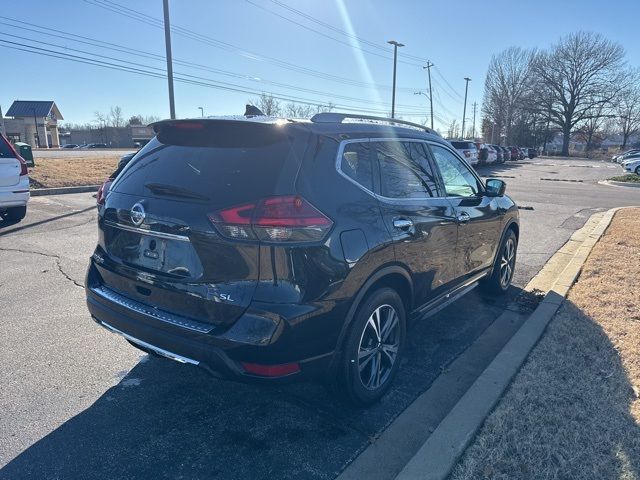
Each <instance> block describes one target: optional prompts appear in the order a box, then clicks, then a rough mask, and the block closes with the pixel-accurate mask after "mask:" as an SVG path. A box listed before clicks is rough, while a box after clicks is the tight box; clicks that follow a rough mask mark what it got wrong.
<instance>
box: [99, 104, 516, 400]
mask: <svg viewBox="0 0 640 480" xmlns="http://www.w3.org/2000/svg"><path fill="white" fill-rule="evenodd" d="M153 127H154V129H155V132H156V134H157V136H156V138H155V139H153V140H152V141H151V142H149V143H148V144H147V145H146V146H145V147H143V148H142V149H141V150H140V151H139V152H138V153H137V154H136V155H135V157H134V158H133V159H132V160H131V161H130V162H129V164H128V165H127V166H126V167H125V168H124V170H123V171H122V172H121V173H120V174H119V175H118V176H117V178H116V179H115V181H114V182H113V184H112V186H111V188H110V190H109V193H108V195H107V196H106V199H104V200H103V202H102V204H101V205H99V206H98V211H99V216H98V226H99V240H98V246H97V247H96V250H95V253H94V254H93V256H92V258H91V261H90V265H89V269H88V272H87V278H86V292H87V304H88V307H89V310H90V312H91V315H92V317H93V318H94V319H95V320H96V321H97V322H98V323H99V324H100V325H102V326H104V327H106V328H107V329H109V330H111V331H112V332H115V333H118V334H120V335H122V336H123V337H124V338H126V339H127V340H128V341H129V342H131V343H132V344H133V345H134V346H136V347H138V348H140V349H142V350H144V351H146V352H149V353H154V354H158V355H161V356H165V357H169V358H171V359H174V360H177V361H179V362H184V363H190V364H194V365H200V366H202V367H205V368H206V369H208V370H209V371H211V372H212V373H215V374H218V375H223V376H226V377H234V378H244V379H253V380H256V379H259V380H269V381H278V380H291V379H297V378H302V377H306V378H309V377H311V378H316V379H323V380H324V381H326V382H327V383H329V384H331V386H332V387H334V388H335V387H336V386H339V387H340V388H339V389H337V391H340V392H342V393H343V394H346V397H347V398H349V399H350V400H352V401H353V402H356V403H359V404H368V403H371V402H373V401H376V400H377V399H379V398H380V397H381V396H382V395H383V394H384V393H385V391H386V390H387V389H388V388H389V385H390V383H391V382H392V380H393V378H394V376H395V374H396V371H397V369H398V366H399V364H400V361H399V359H400V357H401V356H402V354H403V348H404V345H405V339H406V335H407V326H408V323H409V322H410V320H412V319H417V318H420V317H425V316H427V315H429V314H430V313H433V312H435V311H436V310H439V309H441V308H442V307H443V306H444V305H446V304H448V303H450V302H452V301H453V300H455V299H457V298H459V297H460V296H461V295H463V294H465V293H466V292H468V291H469V290H471V289H472V288H473V287H475V286H476V285H477V284H478V283H481V284H483V285H484V286H485V287H486V288H487V289H489V290H492V291H494V292H498V293H500V292H504V291H506V290H507V288H508V287H509V284H510V282H511V278H512V275H513V269H514V265H515V259H516V246H517V242H518V234H519V226H518V210H517V207H516V205H515V204H514V202H513V201H512V200H511V199H510V198H509V197H507V196H505V195H504V188H505V185H504V183H503V182H502V181H500V180H487V182H486V184H484V183H483V182H482V181H481V180H480V178H478V176H477V175H476V173H475V172H474V170H473V169H472V168H470V167H469V166H468V165H467V164H466V163H465V161H464V160H463V159H462V158H460V156H459V155H458V154H457V153H456V151H455V150H454V149H453V148H452V147H451V145H450V144H449V143H448V142H446V141H444V140H443V139H442V138H441V137H440V136H439V135H438V134H436V133H433V132H431V131H430V130H428V129H425V128H424V127H422V126H420V125H415V124H410V123H408V122H402V121H398V120H391V119H380V118H374V117H363V116H354V115H347V114H339V113H323V114H318V115H315V116H314V117H313V118H312V119H311V120H303V121H298V120H288V119H274V118H269V117H263V116H256V117H250V116H244V117H232V118H209V119H197V120H165V121H161V122H158V123H155V124H154V125H153Z"/></svg>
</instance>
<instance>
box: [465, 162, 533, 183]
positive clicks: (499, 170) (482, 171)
mask: <svg viewBox="0 0 640 480" xmlns="http://www.w3.org/2000/svg"><path fill="white" fill-rule="evenodd" d="M530 162H531V160H528V159H527V160H517V161H515V162H513V161H509V162H505V163H489V164H487V165H477V166H476V167H475V168H476V171H477V172H478V174H479V175H480V176H481V177H496V178H501V177H500V175H502V174H504V178H510V177H509V176H507V175H509V172H511V171H513V170H517V169H518V168H520V167H521V166H522V165H526V164H527V163H530ZM511 178H513V177H511Z"/></svg>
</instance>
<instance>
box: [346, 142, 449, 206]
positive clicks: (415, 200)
mask: <svg viewBox="0 0 640 480" xmlns="http://www.w3.org/2000/svg"><path fill="white" fill-rule="evenodd" d="M373 142H417V143H424V144H426V143H428V142H427V140H425V139H422V138H420V139H418V138H403V137H382V138H376V137H372V138H352V139H349V140H342V141H341V142H340V146H339V147H338V156H337V157H336V162H335V167H336V171H337V172H338V173H339V174H340V175H341V176H342V177H344V178H346V179H347V180H349V181H350V182H351V183H353V184H354V185H355V186H357V187H358V188H360V189H361V190H364V191H365V192H366V193H368V194H369V195H371V196H372V197H374V198H376V199H377V200H381V201H385V202H391V203H405V204H416V203H424V202H425V201H433V200H442V199H446V198H449V197H424V198H393V197H385V196H384V195H380V194H378V193H375V192H372V191H371V190H369V189H368V188H366V187H365V186H364V185H361V184H359V183H358V182H356V181H355V180H354V179H353V178H351V177H350V176H349V175H347V174H346V173H344V172H343V171H342V169H341V168H340V164H341V163H342V155H343V154H344V149H345V147H346V146H347V145H349V144H351V143H373ZM434 145H438V144H437V143H434ZM434 173H435V172H434ZM452 198H460V197H452Z"/></svg>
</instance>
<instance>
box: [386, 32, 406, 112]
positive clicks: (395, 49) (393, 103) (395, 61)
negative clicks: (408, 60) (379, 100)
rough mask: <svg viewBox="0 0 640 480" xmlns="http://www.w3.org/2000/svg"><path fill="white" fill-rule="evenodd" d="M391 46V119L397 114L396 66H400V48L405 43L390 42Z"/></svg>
mask: <svg viewBox="0 0 640 480" xmlns="http://www.w3.org/2000/svg"><path fill="white" fill-rule="evenodd" d="M387 43H388V44H389V45H393V92H392V94H391V118H395V114H396V66H397V64H398V47H404V43H399V42H396V41H395V40H389V41H388V42H387Z"/></svg>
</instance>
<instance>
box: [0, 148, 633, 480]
mask: <svg viewBox="0 0 640 480" xmlns="http://www.w3.org/2000/svg"><path fill="white" fill-rule="evenodd" d="M619 172H620V167H618V166H616V165H612V164H608V163H602V162H587V161H584V160H556V159H543V160H538V159H535V160H529V161H526V162H518V163H515V164H513V163H509V164H506V165H498V166H490V167H481V168H480V169H479V173H480V174H481V175H483V176H494V175H495V176H502V177H504V178H506V181H507V193H508V194H509V195H511V196H512V197H513V198H514V199H515V200H516V202H518V203H519V204H520V205H522V206H527V207H532V208H533V210H524V209H523V210H520V216H521V221H522V223H521V229H522V230H521V242H520V248H519V252H518V264H517V267H516V277H515V282H516V285H517V286H520V287H521V286H524V285H525V284H526V283H527V282H528V280H529V279H530V278H531V277H533V276H534V275H535V274H536V273H537V271H538V270H539V269H540V268H541V267H542V265H544V263H545V262H546V260H547V259H548V258H549V257H550V256H551V255H552V254H553V253H554V252H555V251H556V250H557V249H558V248H559V247H560V246H562V244H564V242H566V240H567V239H568V238H569V237H570V235H571V234H572V233H573V232H574V231H575V230H576V229H578V228H580V227H581V226H582V225H583V224H584V222H585V221H586V220H587V218H588V217H589V215H591V214H592V213H594V212H595V211H599V210H603V209H608V208H611V207H616V206H625V205H640V190H638V189H636V190H634V191H631V190H627V189H623V188H615V187H607V186H603V185H598V184H597V183H596V182H597V180H598V179H602V178H607V177H610V176H613V175H616V174H618V173H619ZM549 175H554V176H555V177H557V178H565V179H581V180H583V181H582V182H549V181H541V180H540V178H546V177H548V176H549ZM93 203H94V199H93V198H92V196H91V195H90V194H76V195H60V196H51V197H34V198H33V199H32V200H31V202H30V204H29V210H28V213H27V217H26V218H25V220H24V221H22V222H21V223H18V224H15V225H7V224H6V223H4V222H3V221H2V220H0V332H1V335H0V365H2V367H1V368H0V385H1V386H2V387H1V388H0V479H13V478H78V477H82V478H177V477H182V478H197V477H200V478H202V477H207V478H230V479H234V478H238V479H240V478H256V479H258V478H311V479H331V478H334V477H335V476H336V475H337V474H338V473H339V472H340V471H341V470H342V469H343V468H344V466H345V465H346V464H348V463H349V462H350V461H352V460H353V458H355V457H356V456H357V455H358V454H359V452H361V451H362V450H363V449H364V448H366V447H367V446H368V445H369V444H371V443H372V442H374V441H375V439H376V438H377V437H378V435H379V434H380V432H382V431H383V430H384V429H385V428H386V427H387V426H388V425H389V423H390V422H392V421H393V420H394V418H395V417H396V416H397V415H399V414H401V412H402V411H403V410H404V408H406V407H407V406H408V405H409V404H410V403H411V402H412V401H413V400H414V399H415V398H416V397H417V396H418V395H420V394H421V393H422V392H424V391H425V390H426V389H428V388H429V386H430V385H431V383H432V382H433V380H434V379H435V378H436V377H437V376H438V375H440V374H445V375H446V374H447V369H446V366H447V365H449V364H450V363H451V362H452V361H453V360H454V359H455V358H456V357H457V356H458V355H459V354H460V353H461V352H462V351H464V350H465V349H466V348H467V347H468V346H469V345H470V344H471V343H473V342H474V340H475V339H476V338H477V337H478V336H479V335H480V334H481V333H482V332H483V331H484V330H485V329H486V327H487V326H488V325H490V324H491V323H492V322H493V320H494V319H495V318H496V317H497V316H499V315H500V313H501V312H503V311H504V310H505V309H510V310H512V311H514V312H515V311H521V309H522V305H521V304H522V303H526V302H524V300H523V299H522V298H518V294H519V292H520V290H519V289H518V288H514V289H513V291H512V292H511V293H510V295H508V296H507V297H506V298H504V299H491V300H488V299H486V298H483V297H482V296H481V295H479V294H478V293H477V292H473V293H471V294H469V295H468V296H467V297H465V298H464V299H462V300H460V301H458V302H457V303H455V304H454V305H452V306H450V307H448V308H447V309H445V310H443V311H442V312H440V313H439V314H438V315H436V316H434V317H431V318H430V319H428V320H426V321H424V322H419V323H418V324H416V325H415V327H414V329H412V332H411V333H410V341H409V345H408V348H407V355H406V359H405V361H404V363H403V368H402V369H401V371H400V375H399V376H398V379H397V382H396V384H395V385H394V388H393V389H392V391H391V392H390V394H389V395H388V396H386V397H385V398H384V399H383V401H382V402H381V403H380V404H379V405H376V406H374V407H372V408H371V409H369V410H366V411H363V410H353V409H349V408H345V407H344V406H342V405H341V404H339V403H337V402H335V401H334V400H333V399H332V398H331V397H329V396H328V395H327V394H326V392H325V391H324V390H323V389H322V387H320V386H318V385H311V384H298V385H291V386H281V387H270V388H264V387H257V386H251V385H243V384H237V383H230V382H225V381H221V380H217V379H214V378H212V377H210V376H208V375H207V374H206V373H204V372H202V371H200V370H198V369H196V368H192V367H189V366H184V365H179V364H177V363H175V362H170V361H168V360H163V359H157V358H150V357H148V356H147V355H145V354H142V353H141V352H139V351H138V350H136V349H134V348H132V347H130V346H129V345H128V344H127V343H126V341H124V340H123V339H121V338H119V337H117V336H115V335H113V334H110V333H108V332H106V331H105V330H103V329H101V328H99V327H98V326H96V325H95V324H94V323H93V322H92V321H91V319H90V317H89V315H88V313H87V310H86V306H85V303H84V291H83V288H82V285H83V282H84V273H85V269H86V266H87V262H88V258H89V256H90V255H91V253H92V251H93V247H94V245H95V241H96V237H97V233H96V221H95V216H96V213H95V209H94V207H93ZM525 300H526V299H525ZM522 318H524V316H523V317H522ZM516 328H517V325H513V326H512V327H511V331H508V332H505V334H504V335H505V338H504V341H505V342H506V341H507V340H508V338H509V336H510V334H511V333H512V331H514V330H515V329H516ZM477 368H482V366H477ZM381 478H384V477H383V476H381Z"/></svg>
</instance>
